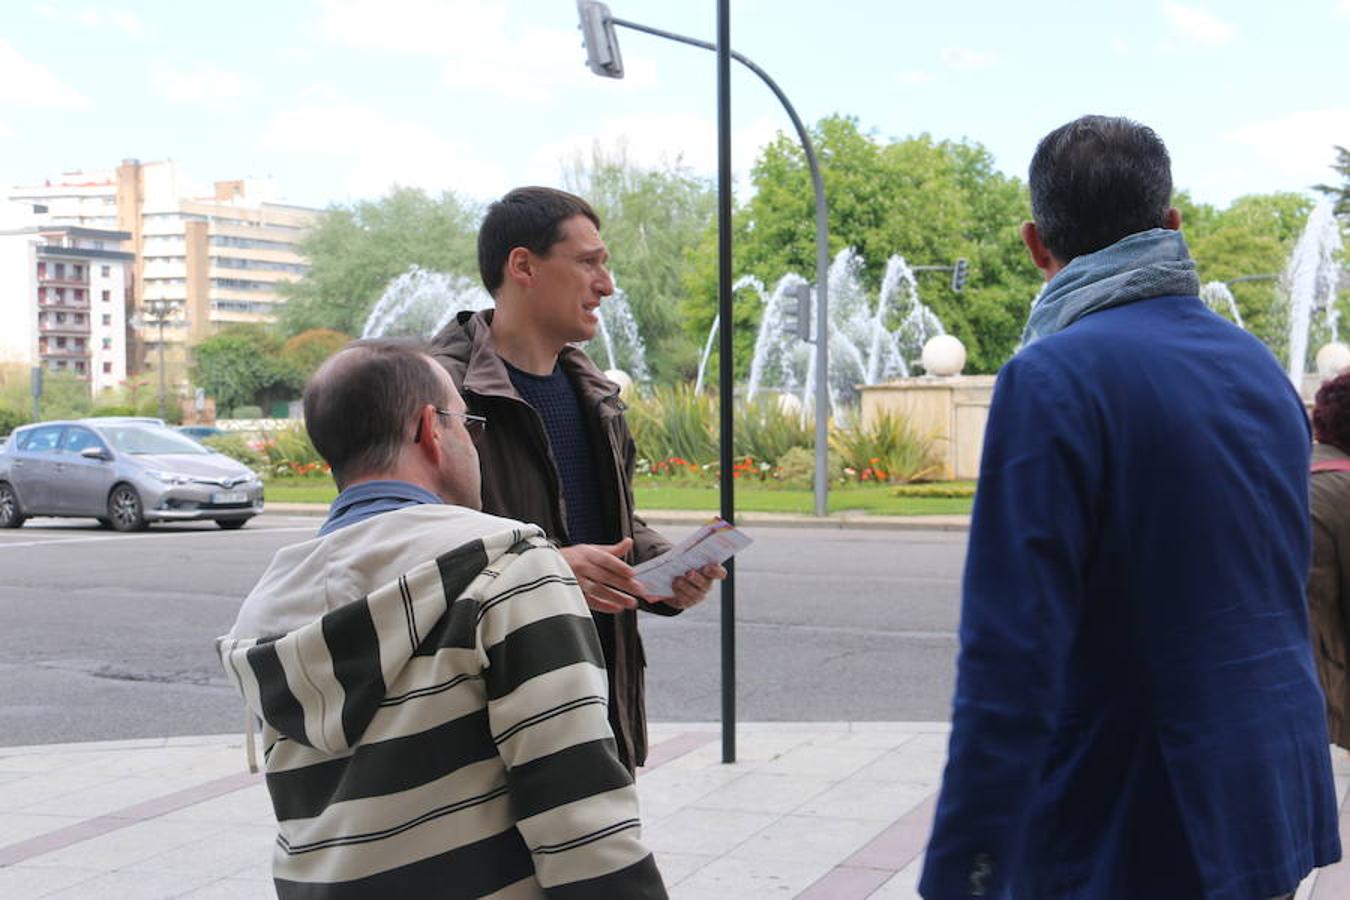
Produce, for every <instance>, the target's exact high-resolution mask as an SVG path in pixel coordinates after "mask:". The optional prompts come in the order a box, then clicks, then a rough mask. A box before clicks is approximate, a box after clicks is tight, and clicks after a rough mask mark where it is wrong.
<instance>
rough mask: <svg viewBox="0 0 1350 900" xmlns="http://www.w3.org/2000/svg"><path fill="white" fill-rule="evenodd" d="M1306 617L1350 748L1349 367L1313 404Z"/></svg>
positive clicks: (1333, 720)
mask: <svg viewBox="0 0 1350 900" xmlns="http://www.w3.org/2000/svg"><path fill="white" fill-rule="evenodd" d="M1313 437H1314V438H1315V439H1316V441H1317V443H1315V444H1313V455H1312V478H1311V488H1310V493H1311V497H1310V499H1311V505H1312V519H1313V561H1312V573H1311V574H1310V575H1309V577H1308V615H1309V618H1310V619H1311V620H1312V628H1313V649H1314V650H1315V651H1316V652H1317V674H1318V676H1319V677H1320V679H1321V681H1322V690H1323V691H1324V692H1325V693H1326V695H1327V729H1328V731H1330V732H1331V741H1332V743H1334V744H1337V745H1339V746H1341V747H1344V748H1346V749H1347V750H1350V682H1348V681H1347V679H1346V662H1347V660H1346V654H1347V651H1350V372H1345V373H1342V374H1341V375H1338V376H1336V377H1335V378H1333V379H1332V380H1331V381H1328V382H1327V383H1326V384H1324V385H1322V387H1321V388H1320V389H1318V391H1317V398H1316V401H1315V402H1314V405H1313Z"/></svg>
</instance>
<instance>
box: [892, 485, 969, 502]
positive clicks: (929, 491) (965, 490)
mask: <svg viewBox="0 0 1350 900" xmlns="http://www.w3.org/2000/svg"><path fill="white" fill-rule="evenodd" d="M891 493H892V495H893V496H896V497H952V498H956V497H960V498H964V497H974V496H975V482H973V481H930V482H924V483H921V484H902V485H900V486H898V487H895V488H893V489H892V491H891Z"/></svg>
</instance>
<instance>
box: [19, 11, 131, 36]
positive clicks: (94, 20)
mask: <svg viewBox="0 0 1350 900" xmlns="http://www.w3.org/2000/svg"><path fill="white" fill-rule="evenodd" d="M33 8H34V9H35V10H37V13H38V15H40V16H42V17H43V18H44V19H46V20H47V21H49V22H55V23H57V24H59V25H80V26H82V27H84V28H95V29H97V28H114V29H116V30H118V31H120V32H122V33H123V34H125V35H126V36H127V37H132V38H144V37H148V36H149V33H150V32H149V29H148V28H146V26H145V23H143V22H142V21H141V20H140V19H139V18H138V17H137V16H136V14H135V13H134V12H131V11H130V10H122V9H103V10H100V9H96V8H94V7H92V6H86V7H84V8H83V9H81V10H79V11H76V10H73V9H62V8H61V7H57V6H53V5H52V4H50V3H38V4H35V5H34V6H33Z"/></svg>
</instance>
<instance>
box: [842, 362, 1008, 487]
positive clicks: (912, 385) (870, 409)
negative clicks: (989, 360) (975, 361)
mask: <svg viewBox="0 0 1350 900" xmlns="http://www.w3.org/2000/svg"><path fill="white" fill-rule="evenodd" d="M858 391H859V394H860V395H861V398H862V408H861V414H862V423H863V425H869V424H871V423H872V421H873V420H875V419H876V417H877V415H878V414H879V413H882V412H888V413H890V414H891V415H899V416H903V417H904V418H905V419H906V420H907V421H908V422H909V425H910V427H911V428H913V429H914V431H915V432H916V433H918V434H920V435H923V436H925V437H930V438H932V440H933V447H934V450H935V452H936V453H937V456H938V460H939V462H940V463H941V466H942V477H943V478H947V479H958V480H962V481H965V480H973V479H975V478H976V477H978V476H979V474H980V450H981V449H982V447H983V446H984V428H985V424H986V423H987V422H988V421H989V401H990V398H992V397H993V394H994V376H993V375H957V376H954V377H952V378H933V377H928V378H901V379H899V380H897V381H891V382H887V383H886V384H874V385H862V386H859V388H858Z"/></svg>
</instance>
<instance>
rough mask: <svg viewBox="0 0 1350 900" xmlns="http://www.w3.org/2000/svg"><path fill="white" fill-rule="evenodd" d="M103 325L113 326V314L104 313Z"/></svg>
mask: <svg viewBox="0 0 1350 900" xmlns="http://www.w3.org/2000/svg"><path fill="white" fill-rule="evenodd" d="M103 324H104V325H111V324H112V314H111V313H104V314H103Z"/></svg>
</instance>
